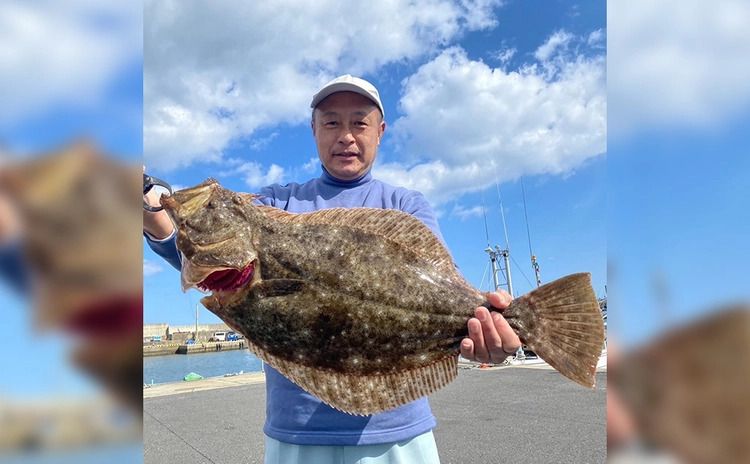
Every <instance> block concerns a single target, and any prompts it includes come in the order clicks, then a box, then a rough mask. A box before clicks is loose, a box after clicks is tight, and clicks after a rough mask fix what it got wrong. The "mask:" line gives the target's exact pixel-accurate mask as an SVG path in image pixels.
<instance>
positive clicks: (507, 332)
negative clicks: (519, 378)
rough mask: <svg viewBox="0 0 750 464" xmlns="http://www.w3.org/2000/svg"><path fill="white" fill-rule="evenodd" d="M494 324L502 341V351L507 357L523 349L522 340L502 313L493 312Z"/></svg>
mask: <svg viewBox="0 0 750 464" xmlns="http://www.w3.org/2000/svg"><path fill="white" fill-rule="evenodd" d="M492 322H493V325H494V328H495V330H496V331H497V333H498V336H499V337H500V339H501V340H502V344H501V348H500V349H501V351H503V353H504V354H506V355H508V354H513V353H515V352H516V351H517V350H518V348H520V347H521V339H519V338H518V335H516V332H515V331H514V330H513V329H512V328H511V326H510V325H509V324H508V321H506V320H505V318H504V317H503V316H502V315H500V313H496V312H493V313H492Z"/></svg>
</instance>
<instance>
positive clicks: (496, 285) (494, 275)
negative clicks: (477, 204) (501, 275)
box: [479, 192, 500, 291]
mask: <svg viewBox="0 0 750 464" xmlns="http://www.w3.org/2000/svg"><path fill="white" fill-rule="evenodd" d="M482 216H484V234H485V237H486V238H487V248H485V249H484V251H485V253H487V254H489V255H490V265H491V268H492V283H493V285H494V286H493V287H492V291H495V290H497V289H498V288H500V283H499V282H498V281H497V273H498V269H497V252H496V251H495V249H493V248H492V246H491V245H490V229H489V227H488V226H487V208H485V206H484V192H482ZM495 248H497V247H495ZM486 269H487V268H485V270H486ZM482 283H484V276H482ZM481 287H482V284H481V283H480V284H479V288H481Z"/></svg>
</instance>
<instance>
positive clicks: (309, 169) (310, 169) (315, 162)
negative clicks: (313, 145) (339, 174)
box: [301, 156, 320, 174]
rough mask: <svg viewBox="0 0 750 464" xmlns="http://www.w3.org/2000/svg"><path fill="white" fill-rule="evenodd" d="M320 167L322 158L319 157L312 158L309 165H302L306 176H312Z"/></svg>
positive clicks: (308, 162)
mask: <svg viewBox="0 0 750 464" xmlns="http://www.w3.org/2000/svg"><path fill="white" fill-rule="evenodd" d="M318 166H320V158H319V157H317V156H313V157H311V158H310V159H309V160H308V161H307V163H305V164H303V165H302V168H301V169H302V172H304V173H306V174H312V173H314V172H315V170H316V169H318Z"/></svg>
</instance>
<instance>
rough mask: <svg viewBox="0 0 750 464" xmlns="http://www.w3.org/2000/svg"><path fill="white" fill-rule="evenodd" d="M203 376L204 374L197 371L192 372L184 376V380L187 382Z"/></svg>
mask: <svg viewBox="0 0 750 464" xmlns="http://www.w3.org/2000/svg"><path fill="white" fill-rule="evenodd" d="M202 378H203V376H202V375H200V374H196V373H195V372H191V373H189V374H188V375H186V376H185V377H183V378H182V380H184V381H186V382H192V381H193V380H200V379H202Z"/></svg>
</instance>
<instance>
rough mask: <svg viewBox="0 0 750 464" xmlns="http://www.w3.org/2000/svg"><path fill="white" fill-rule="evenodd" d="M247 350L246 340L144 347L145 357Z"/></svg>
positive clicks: (158, 344)
mask: <svg viewBox="0 0 750 464" xmlns="http://www.w3.org/2000/svg"><path fill="white" fill-rule="evenodd" d="M245 348H247V342H246V341H245V340H236V341H231V342H198V343H191V344H189V345H186V344H179V343H154V344H152V345H143V356H162V355H167V354H192V353H210V352H215V351H226V350H242V349H245Z"/></svg>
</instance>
